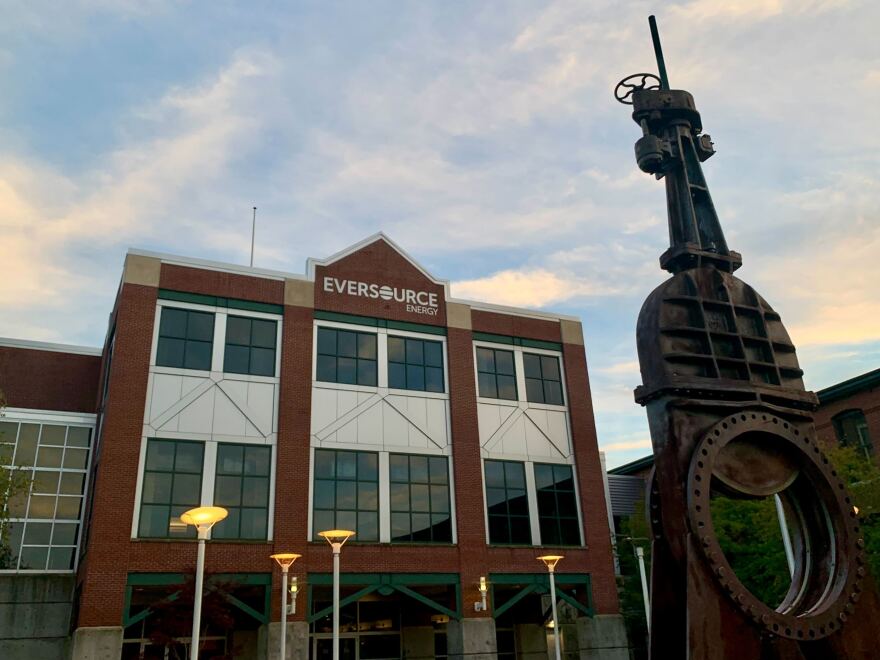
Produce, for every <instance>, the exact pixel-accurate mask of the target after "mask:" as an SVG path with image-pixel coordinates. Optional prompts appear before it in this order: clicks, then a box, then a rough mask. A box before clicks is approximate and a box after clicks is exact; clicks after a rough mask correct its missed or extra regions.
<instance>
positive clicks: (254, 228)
mask: <svg viewBox="0 0 880 660" xmlns="http://www.w3.org/2000/svg"><path fill="white" fill-rule="evenodd" d="M256 234H257V207H256V206H255V207H254V219H253V222H251V268H253V267H254V236H256Z"/></svg>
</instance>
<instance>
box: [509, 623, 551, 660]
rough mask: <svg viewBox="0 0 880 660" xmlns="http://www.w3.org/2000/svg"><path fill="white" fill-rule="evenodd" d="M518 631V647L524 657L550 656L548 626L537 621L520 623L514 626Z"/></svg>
mask: <svg viewBox="0 0 880 660" xmlns="http://www.w3.org/2000/svg"><path fill="white" fill-rule="evenodd" d="M513 629H514V631H515V633H516V648H517V650H518V651H519V653H520V654H521V655H522V657H524V658H536V659H540V658H549V657H550V652H549V649H548V648H547V628H545V627H544V626H539V625H538V624H537V623H520V624H517V625H515V626H514V627H513Z"/></svg>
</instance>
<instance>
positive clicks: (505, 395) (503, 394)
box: [477, 346, 516, 401]
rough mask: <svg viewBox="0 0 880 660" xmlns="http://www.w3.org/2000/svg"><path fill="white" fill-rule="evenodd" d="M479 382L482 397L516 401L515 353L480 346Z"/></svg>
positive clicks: (478, 350)
mask: <svg viewBox="0 0 880 660" xmlns="http://www.w3.org/2000/svg"><path fill="white" fill-rule="evenodd" d="M477 381H478V382H479V386H480V396H483V397H488V398H490V399H509V400H511V401H516V370H515V368H514V366H513V352H512V351H504V350H500V349H497V348H484V347H482V346H478V347H477Z"/></svg>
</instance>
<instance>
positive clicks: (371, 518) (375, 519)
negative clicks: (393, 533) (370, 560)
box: [355, 511, 379, 541]
mask: <svg viewBox="0 0 880 660" xmlns="http://www.w3.org/2000/svg"><path fill="white" fill-rule="evenodd" d="M357 520H358V524H357V536H356V537H355V538H356V539H358V540H360V541H378V540H379V514H377V513H370V512H363V511H361V512H359V513H358V515H357Z"/></svg>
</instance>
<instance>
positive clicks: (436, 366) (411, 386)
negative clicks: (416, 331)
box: [388, 337, 443, 392]
mask: <svg viewBox="0 0 880 660" xmlns="http://www.w3.org/2000/svg"><path fill="white" fill-rule="evenodd" d="M388 387H393V388H397V389H401V390H419V391H423V392H442V391H443V344H441V343H440V342H439V341H426V340H424V339H409V338H404V337H388Z"/></svg>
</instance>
